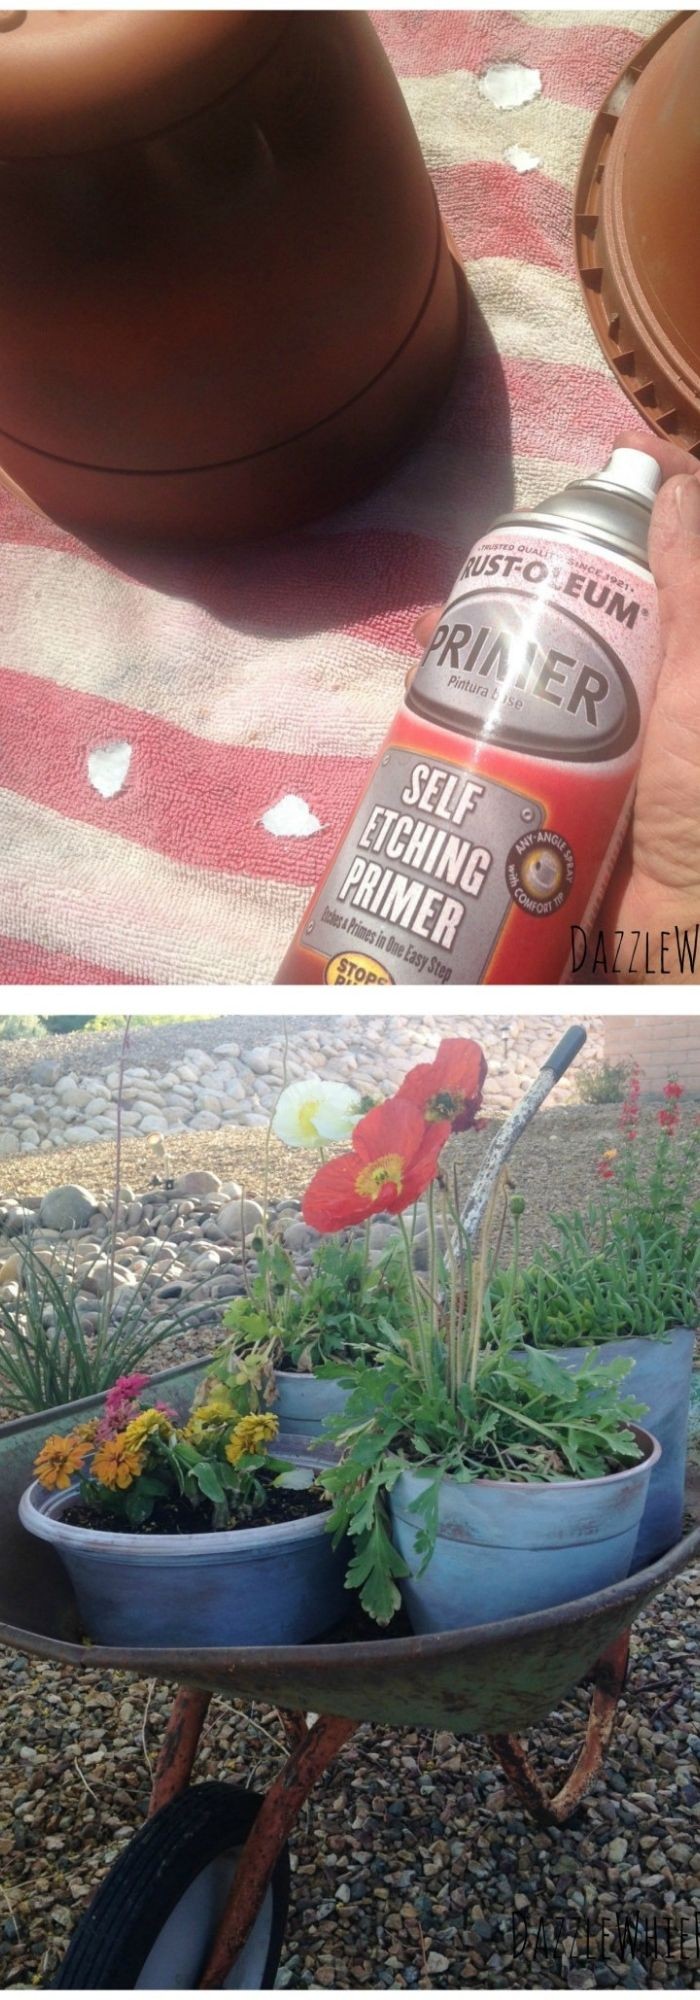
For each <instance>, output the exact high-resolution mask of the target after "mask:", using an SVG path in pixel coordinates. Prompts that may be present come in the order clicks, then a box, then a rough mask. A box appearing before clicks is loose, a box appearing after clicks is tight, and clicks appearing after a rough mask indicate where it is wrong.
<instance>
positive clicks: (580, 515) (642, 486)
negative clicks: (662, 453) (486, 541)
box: [498, 446, 663, 569]
mask: <svg viewBox="0 0 700 2000" xmlns="http://www.w3.org/2000/svg"><path fill="white" fill-rule="evenodd" d="M662 482H663V473H662V471H661V467H660V465H659V464H658V462H657V460H656V459H655V458H653V457H652V455H651V452H647V451H637V450H636V449H635V448H634V447H632V446H619V447H618V449H617V450H616V451H613V452H612V453H611V456H610V458H609V459H608V460H607V462H606V464H605V465H603V466H601V469H600V471H599V472H591V473H588V475H587V476H586V477H585V478H582V479H575V480H573V481H572V484H571V485H570V486H565V487H564V488H563V491H562V492H561V493H554V494H551V495H550V496H549V497H548V498H547V499H546V500H539V501H538V502H537V505H536V506H535V507H533V508H532V510H531V514H532V515H533V516H534V517H535V519H536V520H537V521H538V523H539V524H541V525H542V526H546V527H551V528H552V529H554V530H556V531H557V532H558V533H559V534H564V533H565V532H566V529H567V528H573V529H575V531H576V533H577V534H579V535H583V536H584V538H585V540H586V541H590V542H595V543H596V544H597V545H598V546H600V545H601V544H602V545H603V546H604V547H605V548H607V549H610V550H612V551H615V552H617V553H619V554H620V555H624V556H627V557H628V559H629V560H630V561H632V562H636V563H639V564H640V565H641V567H642V568H643V569H648V567H649V563H648V556H647V548H648V542H649V522H650V520H651V509H652V506H653V503H654V498H655V495H656V494H657V493H658V490H659V487H660V486H661V484H662ZM522 518H523V517H522V515H518V516H513V515H508V516H506V517H505V520H503V519H502V520H501V521H500V522H499V523H498V526H499V527H500V526H505V524H506V520H507V521H508V522H510V521H512V520H513V519H518V520H522Z"/></svg>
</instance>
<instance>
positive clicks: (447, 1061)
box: [397, 1035, 487, 1132]
mask: <svg viewBox="0 0 700 2000" xmlns="http://www.w3.org/2000/svg"><path fill="white" fill-rule="evenodd" d="M486 1068H487V1064H486V1057H485V1055H484V1052H483V1049H480V1047H479V1044H478V1042H470V1041H466V1040H465V1039H464V1038H463V1037H462V1036H461V1035H456V1036H447V1037H446V1039H445V1040H444V1041H443V1042H441V1043H440V1047H439V1049H438V1051H437V1055H436V1056H435V1060H434V1061H433V1062H431V1063H417V1064H416V1067H415V1069H410V1070H409V1072H408V1076H405V1077H404V1080H403V1083H402V1084H400V1086H399V1089H398V1092H397V1101H398V1102H399V1103H400V1102H402V1101H403V1099H404V1098H407V1099H408V1100H409V1102H410V1103H411V1104H417V1106H418V1109H419V1111H422V1113H423V1117H424V1118H425V1120H426V1122H427V1124H429V1125H432V1124H440V1123H442V1120H443V1119H448V1120H449V1124H450V1128H451V1130H452V1131H453V1132H466V1131H468V1130H469V1128H470V1127H472V1126H474V1127H476V1129H477V1131H478V1130H479V1129H480V1125H481V1124H482V1123H483V1120H479V1119H478V1113H479V1111H480V1110H481V1099H482V1096H483V1089H484V1083H485V1081H486Z"/></svg>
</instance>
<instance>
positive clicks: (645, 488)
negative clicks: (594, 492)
mask: <svg viewBox="0 0 700 2000" xmlns="http://www.w3.org/2000/svg"><path fill="white" fill-rule="evenodd" d="M593 477H594V479H595V480H596V482H597V481H600V483H601V485H603V486H621V487H622V488H623V490H624V491H625V492H626V493H636V494H637V495H638V497H639V499H640V500H646V501H648V503H649V506H651V503H652V500H653V499H654V495H655V494H656V493H658V490H659V487H660V485H661V483H662V479H663V473H662V471H661V466H660V465H659V462H658V459H656V458H652V455H651V452H649V451H637V450H636V448H635V447H634V446H630V445H619V446H618V449H617V451H613V452H611V455H610V457H609V459H608V461H607V465H603V466H601V469H600V472H596V473H594V475H593Z"/></svg>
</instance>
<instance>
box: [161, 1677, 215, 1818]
mask: <svg viewBox="0 0 700 2000" xmlns="http://www.w3.org/2000/svg"><path fill="white" fill-rule="evenodd" d="M210 1701H211V1694H210V1693H207V1692H205V1690H204V1689H201V1688H188V1687H181V1688H178V1691H177V1694H176V1696H175V1700H174V1702H173V1705H172V1708H171V1710H170V1715H169V1717H168V1727H167V1729H166V1732H165V1736H164V1737H163V1742H162V1744H161V1749H160V1755H159V1758H158V1762H157V1764H156V1770H155V1777H154V1779H153V1790H152V1792H151V1797H150V1802H149V1807H148V1817H149V1819H151V1818H152V1816H153V1813H156V1812H158V1811H159V1809H160V1807H161V1806H168V1805H169V1804H170V1801H171V1799H176V1798H178V1797H179V1795H180V1792H184V1791H185V1788H186V1786H187V1785H188V1784H189V1782H190V1777H191V1774H192V1766H193V1764H194V1760H195V1757H196V1755H197V1750H198V1748H199V1739H200V1736H201V1734H202V1730H203V1728H204V1724H205V1721H206V1716H207V1709H208V1707H209V1703H210Z"/></svg>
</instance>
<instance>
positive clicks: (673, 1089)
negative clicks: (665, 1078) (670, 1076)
mask: <svg viewBox="0 0 700 2000" xmlns="http://www.w3.org/2000/svg"><path fill="white" fill-rule="evenodd" d="M682 1096H683V1085H682V1083H665V1084H664V1097H672V1098H676V1099H677V1098H679V1097H682Z"/></svg>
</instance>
